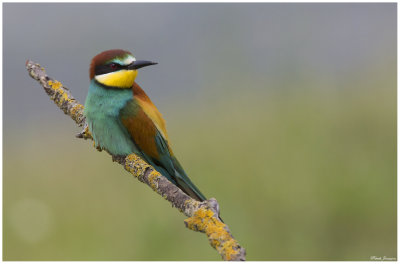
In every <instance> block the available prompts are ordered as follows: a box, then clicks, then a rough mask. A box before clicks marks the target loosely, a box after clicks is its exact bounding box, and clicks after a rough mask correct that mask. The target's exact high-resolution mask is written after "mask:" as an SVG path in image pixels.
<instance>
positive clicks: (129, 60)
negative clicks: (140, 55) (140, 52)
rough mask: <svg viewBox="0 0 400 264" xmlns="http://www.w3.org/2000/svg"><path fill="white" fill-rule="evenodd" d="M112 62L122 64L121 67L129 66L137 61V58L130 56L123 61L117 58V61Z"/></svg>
mask: <svg viewBox="0 0 400 264" xmlns="http://www.w3.org/2000/svg"><path fill="white" fill-rule="evenodd" d="M112 61H113V62H116V63H118V64H120V65H129V64H131V63H132V62H134V61H136V59H135V57H133V56H131V55H129V56H126V57H125V58H123V59H121V58H115V59H113V60H112Z"/></svg>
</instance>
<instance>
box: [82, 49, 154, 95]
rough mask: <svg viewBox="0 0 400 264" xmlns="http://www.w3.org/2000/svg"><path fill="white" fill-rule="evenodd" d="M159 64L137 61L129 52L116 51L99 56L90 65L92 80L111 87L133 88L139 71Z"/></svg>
mask: <svg viewBox="0 0 400 264" xmlns="http://www.w3.org/2000/svg"><path fill="white" fill-rule="evenodd" d="M154 64H157V63H155V62H151V61H140V60H136V59H135V57H134V56H133V55H132V53H130V52H129V51H125V50H121V49H115V50H106V51H103V52H102V53H100V54H97V55H96V56H95V57H94V58H93V59H92V62H91V64H90V71H89V73H90V79H91V80H92V79H93V78H94V79H95V80H96V81H97V82H99V83H101V84H103V85H105V86H109V87H115V88H122V89H123V88H131V87H132V85H133V83H134V82H135V78H136V75H137V69H139V68H142V67H146V66H150V65H154Z"/></svg>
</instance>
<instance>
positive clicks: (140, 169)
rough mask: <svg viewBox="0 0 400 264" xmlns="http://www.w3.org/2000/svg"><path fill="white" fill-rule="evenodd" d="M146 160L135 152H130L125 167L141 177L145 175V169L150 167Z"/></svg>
mask: <svg viewBox="0 0 400 264" xmlns="http://www.w3.org/2000/svg"><path fill="white" fill-rule="evenodd" d="M149 166H150V165H148V164H147V163H146V162H144V161H143V160H142V159H140V158H139V157H138V156H137V155H135V154H130V155H128V156H127V157H126V159H125V169H126V170H127V171H129V172H130V173H132V175H133V176H135V177H136V178H139V177H140V176H143V174H144V171H145V170H146V169H147V168H148V167H149Z"/></svg>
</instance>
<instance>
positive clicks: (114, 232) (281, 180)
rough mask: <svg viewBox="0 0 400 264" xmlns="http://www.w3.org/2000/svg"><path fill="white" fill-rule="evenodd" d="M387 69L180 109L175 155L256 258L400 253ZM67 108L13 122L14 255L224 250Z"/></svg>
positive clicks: (10, 211)
mask: <svg viewBox="0 0 400 264" xmlns="http://www.w3.org/2000/svg"><path fill="white" fill-rule="evenodd" d="M394 68H395V67H394ZM392 69H393V68H392ZM384 70H385V69H382V71H383V72H379V73H376V72H373V71H371V76H372V75H373V76H374V78H365V77H366V76H365V75H363V74H361V73H360V74H359V75H357V74H352V75H351V78H350V77H348V78H347V79H346V78H344V79H340V80H336V82H335V83H332V82H328V81H326V80H325V79H324V78H321V79H320V80H315V79H313V80H312V81H311V79H307V78H304V79H296V78H294V79H287V81H286V82H276V83H275V84H274V87H273V88H275V89H276V90H272V89H271V88H272V87H262V86H263V84H262V82H261V81H260V82H258V85H260V86H261V87H260V88H262V89H258V90H254V89H250V90H248V89H247V87H246V86H245V84H243V85H242V86H241V87H242V88H243V89H241V90H238V89H236V90H234V91H230V90H229V86H228V85H226V84H221V85H220V86H214V87H213V88H214V89H215V91H220V92H216V93H214V94H212V97H207V95H204V96H203V97H201V100H199V102H200V103H198V104H188V103H184V102H177V104H175V105H174V107H173V108H168V109H167V113H168V115H167V114H165V118H166V119H167V121H168V127H169V133H170V137H171V140H172V144H173V149H174V151H175V153H176V154H177V156H178V158H179V159H180V161H181V163H182V164H183V166H184V167H185V169H186V170H187V172H188V174H189V175H190V177H191V178H192V179H193V181H194V182H195V183H196V185H197V186H198V187H199V188H200V189H201V190H202V191H203V192H204V193H205V195H206V196H208V197H216V198H217V199H218V201H219V202H220V205H221V214H222V217H223V218H224V220H225V221H226V223H227V224H228V225H229V226H230V228H231V230H232V231H233V234H234V236H235V237H236V238H237V239H238V240H239V242H240V243H241V244H242V245H243V246H244V247H245V248H246V249H247V254H248V260H369V258H370V256H372V255H374V256H387V257H396V248H397V245H396V243H397V241H396V233H397V232H396V79H395V76H396V75H395V74H393V72H394V71H393V72H392V71H390V72H388V73H387V72H385V71H384ZM364 73H365V72H364ZM349 76H350V75H349ZM247 83H249V82H247ZM36 85H37V84H35V83H33V82H32V86H36ZM238 86H240V85H238ZM36 88H37V87H36ZM43 96H45V95H44V94H43ZM161 110H163V109H162V108H161ZM164 112H165V111H164ZM53 114H54V115H56V116H58V117H60V118H61V116H63V114H62V113H61V112H60V111H59V110H57V109H56V107H54V113H53ZM62 118H63V121H65V122H64V123H63V125H62V126H54V125H52V124H47V126H44V127H37V126H35V122H33V121H32V123H30V124H24V125H22V124H9V126H7V127H5V132H4V152H3V157H4V162H3V164H4V171H3V175H4V177H3V186H4V188H3V210H4V211H3V212H4V213H3V254H4V260H219V259H220V258H219V256H218V254H217V253H216V252H215V251H214V250H213V249H212V248H211V247H210V246H209V245H208V242H207V240H206V237H205V236H204V235H202V234H198V233H195V232H192V231H189V230H187V229H186V228H185V227H184V225H183V219H184V217H183V216H182V215H181V214H180V213H179V212H178V211H177V210H175V209H173V208H171V206H170V205H169V204H168V203H167V202H166V201H164V200H163V199H160V197H159V196H158V195H156V194H154V193H152V191H151V190H150V189H149V188H148V187H147V186H145V185H143V184H141V183H139V182H138V181H136V180H135V179H133V178H131V177H130V176H129V174H128V173H126V172H125V171H124V170H123V168H122V167H121V166H120V165H117V164H115V163H112V162H111V159H110V157H109V156H108V155H107V154H105V153H98V152H96V151H95V150H94V149H93V148H92V145H91V143H90V142H84V141H82V140H78V139H75V138H74V137H73V135H74V133H75V132H77V129H76V127H75V126H74V124H73V123H72V121H70V120H68V117H62Z"/></svg>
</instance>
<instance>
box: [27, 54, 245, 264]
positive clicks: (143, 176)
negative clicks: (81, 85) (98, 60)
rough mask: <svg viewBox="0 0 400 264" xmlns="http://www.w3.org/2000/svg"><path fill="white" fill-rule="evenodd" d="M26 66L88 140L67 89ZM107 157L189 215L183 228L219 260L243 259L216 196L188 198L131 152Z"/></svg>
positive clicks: (79, 106)
mask: <svg viewBox="0 0 400 264" xmlns="http://www.w3.org/2000/svg"><path fill="white" fill-rule="evenodd" d="M26 69H27V70H28V72H29V75H30V76H31V77H32V78H33V79H35V80H37V81H38V82H39V83H40V85H41V86H42V87H43V88H44V90H45V91H46V93H47V94H48V95H49V96H50V98H51V99H52V100H53V101H54V102H55V104H56V105H57V106H58V107H59V108H60V109H61V110H63V111H64V113H65V114H67V115H69V116H70V117H71V118H72V119H73V120H74V121H75V122H76V123H77V124H78V126H81V127H83V130H82V132H81V133H79V134H78V135H77V137H78V138H84V139H92V137H91V135H90V132H89V130H88V128H87V125H86V123H85V117H84V115H83V108H84V107H83V105H82V104H80V103H79V102H78V101H77V100H76V99H75V98H74V97H73V96H72V95H71V93H70V92H69V90H68V89H67V88H66V87H64V86H63V85H62V84H61V83H60V82H59V81H57V80H54V79H52V78H50V77H49V76H48V75H47V74H46V72H45V70H44V68H42V67H41V66H40V65H39V64H36V63H34V62H33V61H30V60H28V61H27V62H26ZM111 156H112V159H113V161H117V162H119V163H120V164H121V165H123V166H124V168H125V170H127V171H128V172H130V173H131V174H132V175H133V176H135V177H136V178H137V179H138V180H139V181H141V182H143V183H145V184H147V185H148V186H150V188H152V189H153V190H154V191H155V192H157V193H158V194H159V195H161V196H162V197H164V198H165V199H166V200H167V201H169V202H170V203H171V204H172V206H173V207H176V208H177V209H178V210H179V211H181V212H182V213H184V214H185V215H186V216H188V217H189V218H188V219H186V220H185V221H184V222H185V225H186V227H187V228H189V229H191V230H194V231H199V232H202V233H205V234H206V235H207V238H208V241H209V242H210V244H211V246H212V247H213V248H215V249H216V250H217V251H218V253H219V254H220V255H221V256H222V259H223V260H246V259H245V255H246V251H245V249H244V248H242V247H241V246H240V245H239V243H238V242H237V241H236V240H235V239H234V238H233V236H232V234H231V232H230V230H229V227H228V226H227V225H226V224H224V223H223V222H222V221H221V220H220V218H219V205H218V202H217V200H216V199H214V198H211V199H209V200H206V201H204V202H199V201H196V200H194V199H192V198H191V197H189V196H188V195H186V194H185V193H184V192H183V191H182V190H181V189H179V188H178V187H177V186H176V185H174V184H172V183H171V182H170V181H169V180H168V179H167V178H165V177H164V176H162V175H161V174H160V173H158V172H157V171H156V170H155V169H154V168H153V167H152V166H150V165H149V164H147V163H146V162H145V161H144V160H142V159H141V158H140V157H139V156H137V155H135V154H130V155H128V156H126V157H125V156H123V157H121V156H113V155H111Z"/></svg>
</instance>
